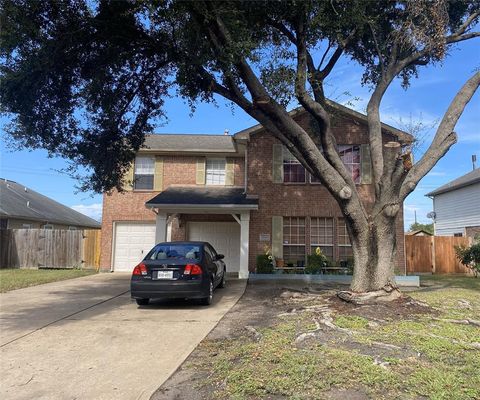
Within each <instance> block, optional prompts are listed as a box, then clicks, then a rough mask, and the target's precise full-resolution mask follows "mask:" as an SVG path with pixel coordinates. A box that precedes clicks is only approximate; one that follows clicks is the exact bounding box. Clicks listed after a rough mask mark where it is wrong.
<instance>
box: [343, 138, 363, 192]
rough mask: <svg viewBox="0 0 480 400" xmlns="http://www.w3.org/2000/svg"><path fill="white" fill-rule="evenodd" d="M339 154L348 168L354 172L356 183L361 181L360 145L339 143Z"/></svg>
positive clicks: (353, 177) (353, 176)
mask: <svg viewBox="0 0 480 400" xmlns="http://www.w3.org/2000/svg"><path fill="white" fill-rule="evenodd" d="M338 154H339V155H340V158H341V159H342V161H343V163H344V164H345V166H346V167H347V169H348V170H349V171H350V173H351V174H352V179H353V182H354V183H357V184H359V183H360V146H357V145H339V146H338Z"/></svg>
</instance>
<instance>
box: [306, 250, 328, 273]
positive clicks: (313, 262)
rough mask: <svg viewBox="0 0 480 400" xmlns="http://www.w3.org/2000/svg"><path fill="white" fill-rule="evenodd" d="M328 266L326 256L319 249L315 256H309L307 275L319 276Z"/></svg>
mask: <svg viewBox="0 0 480 400" xmlns="http://www.w3.org/2000/svg"><path fill="white" fill-rule="evenodd" d="M327 265H328V259H327V257H326V256H325V254H323V253H322V251H321V250H320V249H319V248H318V249H317V251H316V252H315V253H314V254H309V255H308V256H307V266H306V267H305V273H306V274H318V273H320V272H321V271H322V268H323V267H326V266H327Z"/></svg>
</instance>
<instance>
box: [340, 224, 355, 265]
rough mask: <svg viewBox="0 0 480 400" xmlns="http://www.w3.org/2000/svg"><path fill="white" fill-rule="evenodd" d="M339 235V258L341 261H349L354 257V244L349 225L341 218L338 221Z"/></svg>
mask: <svg viewBox="0 0 480 400" xmlns="http://www.w3.org/2000/svg"><path fill="white" fill-rule="evenodd" d="M337 232H338V233H337V236H338V259H339V260H340V261H348V260H350V259H352V258H353V252H352V245H351V244H350V237H349V236H348V230H347V225H346V223H345V219H343V218H339V219H338V223H337Z"/></svg>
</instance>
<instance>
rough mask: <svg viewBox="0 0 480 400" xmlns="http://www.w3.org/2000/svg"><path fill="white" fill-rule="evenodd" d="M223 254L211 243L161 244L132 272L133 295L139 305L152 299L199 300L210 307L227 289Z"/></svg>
mask: <svg viewBox="0 0 480 400" xmlns="http://www.w3.org/2000/svg"><path fill="white" fill-rule="evenodd" d="M223 258H224V256H223V254H217V252H216V251H215V249H214V248H213V247H212V246H211V245H210V244H209V243H207V242H167V243H160V244H157V245H156V246H155V247H154V248H153V249H152V250H151V251H150V252H149V253H148V254H147V256H146V257H145V258H144V259H143V261H142V262H141V263H140V264H138V265H137V266H136V267H135V268H134V269H133V273H132V280H131V286H130V288H131V294H132V298H133V299H135V300H136V302H137V304H138V305H147V304H148V302H149V301H150V299H199V300H200V301H201V302H202V304H205V305H209V304H211V302H212V299H213V291H214V290H215V288H217V287H224V286H225V276H226V267H225V263H224V262H223Z"/></svg>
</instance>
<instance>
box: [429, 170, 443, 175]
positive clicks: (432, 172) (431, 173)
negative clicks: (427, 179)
mask: <svg viewBox="0 0 480 400" xmlns="http://www.w3.org/2000/svg"><path fill="white" fill-rule="evenodd" d="M428 176H447V173H446V172H441V171H430V172H429V173H428Z"/></svg>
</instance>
